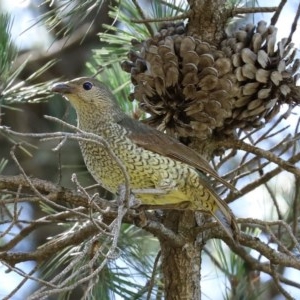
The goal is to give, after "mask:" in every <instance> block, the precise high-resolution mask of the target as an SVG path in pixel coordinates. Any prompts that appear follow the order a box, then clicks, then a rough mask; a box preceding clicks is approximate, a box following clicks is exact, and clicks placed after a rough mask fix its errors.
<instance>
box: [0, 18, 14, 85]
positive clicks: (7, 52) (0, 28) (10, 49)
mask: <svg viewBox="0 0 300 300" xmlns="http://www.w3.org/2000/svg"><path fill="white" fill-rule="evenodd" d="M11 27H12V20H11V18H10V17H9V15H7V14H0V58H1V59H0V91H1V89H2V84H3V82H5V81H6V80H8V79H9V76H10V67H11V63H12V61H14V59H15V58H16V56H17V51H16V49H15V47H14V46H13V42H12V38H11V35H10V32H11Z"/></svg>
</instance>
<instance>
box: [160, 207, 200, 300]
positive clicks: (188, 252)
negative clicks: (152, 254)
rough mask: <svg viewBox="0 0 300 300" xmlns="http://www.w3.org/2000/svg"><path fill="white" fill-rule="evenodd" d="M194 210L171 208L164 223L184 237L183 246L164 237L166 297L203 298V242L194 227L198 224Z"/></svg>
mask: <svg viewBox="0 0 300 300" xmlns="http://www.w3.org/2000/svg"><path fill="white" fill-rule="evenodd" d="M194 215H195V213H194V212H187V211H186V212H178V211H170V212H168V214H167V216H166V218H165V220H164V225H165V226H166V227H168V228H169V229H171V230H173V231H174V232H175V233H177V234H178V235H181V236H183V237H184V238H185V240H186V243H185V244H184V246H183V247H174V245H172V244H170V242H169V241H166V240H161V241H160V242H161V243H160V244H161V255H162V271H163V275H164V284H165V298H166V299H168V300H179V299H180V300H183V299H200V298H201V289H200V278H201V277H200V268H201V245H200V244H199V243H198V242H196V241H195V236H193V234H192V232H193V230H191V229H192V228H194V227H195V225H196V224H195V217H194Z"/></svg>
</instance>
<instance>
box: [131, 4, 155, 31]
mask: <svg viewBox="0 0 300 300" xmlns="http://www.w3.org/2000/svg"><path fill="white" fill-rule="evenodd" d="M132 2H133V4H134V5H135V7H136V9H137V11H138V13H139V14H140V16H141V17H142V19H143V20H147V18H146V16H145V14H144V12H143V10H142V8H141V6H140V4H139V3H138V1H137V0H132ZM144 24H145V26H146V28H147V30H148V32H149V34H150V35H151V36H154V32H153V29H152V27H151V26H150V24H149V22H145V23H144Z"/></svg>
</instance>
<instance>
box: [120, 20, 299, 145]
mask: <svg viewBox="0 0 300 300" xmlns="http://www.w3.org/2000/svg"><path fill="white" fill-rule="evenodd" d="M185 29H186V28H185V26H184V24H183V23H167V24H164V25H163V26H162V27H161V28H160V30H159V31H158V33H157V34H156V35H155V36H154V37H152V38H150V39H148V40H146V41H143V42H138V41H136V40H134V41H132V44H133V46H134V47H135V49H136V50H132V51H131V52H130V53H129V54H128V58H129V60H128V61H125V62H123V64H122V68H123V70H125V71H127V72H129V73H130V74H131V80H132V83H133V85H134V91H133V93H132V94H131V95H130V98H131V99H136V100H137V101H138V102H139V103H140V107H141V108H142V109H143V110H144V111H146V112H147V113H149V114H150V118H149V119H147V122H148V123H149V124H151V125H153V126H155V127H158V128H159V129H161V130H166V131H167V132H168V133H169V134H172V135H174V136H176V137H178V138H181V137H183V138H184V137H194V136H195V137H197V138H199V139H203V140H204V139H207V138H209V137H211V136H212V135H231V134H233V132H234V131H235V129H237V128H240V129H244V130H251V129H253V128H258V127H261V126H263V125H264V124H265V123H266V122H268V121H270V120H271V119H272V118H273V117H274V116H275V115H276V114H277V113H278V112H279V109H280V107H281V106H282V104H287V110H291V109H292V108H293V107H294V106H295V105H296V104H299V102H300V87H297V86H296V81H297V79H298V78H299V74H297V71H298V68H299V59H295V54H296V49H294V47H293V44H292V43H288V40H287V39H282V40H281V41H280V42H278V44H277V45H275V44H276V33H277V29H276V27H274V26H267V24H266V22H264V21H261V22H259V23H258V24H257V26H254V25H253V24H248V25H246V26H245V27H244V28H241V29H240V30H239V31H236V32H235V33H234V34H233V35H232V36H230V37H227V38H226V39H225V40H223V41H222V42H221V44H220V45H219V46H218V47H216V46H213V45H211V44H209V43H207V42H204V41H201V39H200V37H198V36H197V35H193V36H189V35H187V34H186V30H185Z"/></svg>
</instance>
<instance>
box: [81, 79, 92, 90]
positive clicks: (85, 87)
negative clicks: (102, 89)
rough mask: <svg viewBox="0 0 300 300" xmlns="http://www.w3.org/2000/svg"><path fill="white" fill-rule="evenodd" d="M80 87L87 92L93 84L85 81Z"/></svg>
mask: <svg viewBox="0 0 300 300" xmlns="http://www.w3.org/2000/svg"><path fill="white" fill-rule="evenodd" d="M82 86H83V88H84V89H85V90H86V91H89V90H90V89H91V88H92V87H93V84H92V83H91V82H89V81H86V82H85V83H84V84H83V85H82Z"/></svg>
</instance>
